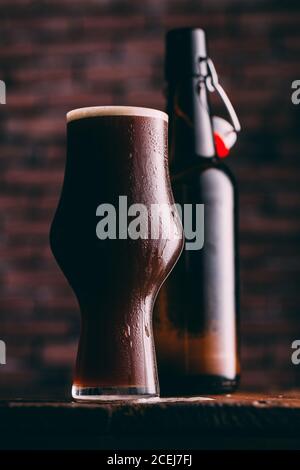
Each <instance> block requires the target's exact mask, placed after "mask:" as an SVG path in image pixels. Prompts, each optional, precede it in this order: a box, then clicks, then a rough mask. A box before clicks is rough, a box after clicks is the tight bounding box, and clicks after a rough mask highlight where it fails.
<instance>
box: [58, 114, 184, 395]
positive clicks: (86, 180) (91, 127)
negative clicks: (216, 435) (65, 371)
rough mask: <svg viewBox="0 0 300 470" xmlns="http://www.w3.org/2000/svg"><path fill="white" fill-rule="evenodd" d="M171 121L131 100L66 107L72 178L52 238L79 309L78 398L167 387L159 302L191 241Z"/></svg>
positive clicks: (68, 162) (68, 173)
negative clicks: (162, 375)
mask: <svg viewBox="0 0 300 470" xmlns="http://www.w3.org/2000/svg"><path fill="white" fill-rule="evenodd" d="M167 119H168V118H167V115H166V114H165V113H163V112H161V111H157V110H152V109H148V108H136V107H124V106H121V107H119V106H118V107H116V106H105V107H90V108H82V109H77V110H73V111H70V112H69V113H68V114H67V160H66V168H65V177H64V183H63V188H62V193H61V197H60V202H59V204H58V208H57V211H56V214H55V217H54V220H53V223H52V227H51V233H50V243H51V247H52V251H53V254H54V256H55V258H56V260H57V262H58V264H59V266H60V268H61V270H62V271H63V273H64V275H65V276H66V278H67V280H68V282H69V283H70V285H71V287H72V289H73V291H74V293H75V295H76V297H77V299H78V303H79V306H80V311H81V334H80V341H79V347H78V353H77V361H76V367H75V374H74V381H73V387H72V396H73V398H74V399H76V400H85V401H89V400H94V401H95V400H96V401H101V400H116V399H132V398H140V397H143V398H147V397H153V396H157V395H158V394H159V387H158V379H157V371H156V359H155V350H154V343H153V334H152V308H153V303H154V300H155V297H156V295H157V293H158V290H159V288H160V286H161V284H162V283H163V281H164V279H165V278H166V277H167V275H168V274H169V272H170V271H171V269H172V267H173V266H174V264H175V262H176V260H177V258H178V257H179V255H180V252H181V250H182V245H183V236H182V228H181V222H180V219H179V217H178V214H177V212H176V207H174V205H173V204H174V200H173V196H172V192H171V187H170V181H169V175H168V160H167V132H168V126H167V124H168V123H167ZM153 207H155V210H154V211H153V210H152V209H153ZM162 207H163V210H161V208H162ZM158 212H159V215H160V216H159V217H157V213H158ZM150 228H151V233H150Z"/></svg>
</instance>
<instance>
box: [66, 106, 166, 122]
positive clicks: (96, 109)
mask: <svg viewBox="0 0 300 470" xmlns="http://www.w3.org/2000/svg"><path fill="white" fill-rule="evenodd" d="M98 116H140V117H153V118H156V119H163V120H164V121H166V122H168V115H167V114H166V113H164V112H163V111H159V110H157V109H152V108H139V107H136V106H90V107H88V108H78V109H72V111H69V112H68V113H67V122H70V121H75V120H77V119H84V118H89V117H98Z"/></svg>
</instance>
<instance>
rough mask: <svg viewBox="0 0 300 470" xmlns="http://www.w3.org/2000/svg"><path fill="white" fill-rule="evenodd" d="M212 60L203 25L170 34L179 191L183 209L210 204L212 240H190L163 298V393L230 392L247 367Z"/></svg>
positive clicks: (232, 210) (231, 193) (231, 198)
mask: <svg viewBox="0 0 300 470" xmlns="http://www.w3.org/2000/svg"><path fill="white" fill-rule="evenodd" d="M206 59H207V52H206V44H205V34H204V32H203V31H202V30H201V29H180V30H174V31H171V32H169V33H168V35H167V58H166V78H167V82H168V103H167V107H168V113H169V118H170V128H169V155H170V157H169V158H170V173H171V181H172V189H173V193H174V198H175V201H176V202H177V203H179V204H180V206H181V208H182V209H183V207H184V206H183V205H184V204H192V205H193V208H195V204H204V244H203V247H202V248H201V249H197V250H196V249H187V243H186V246H185V249H184V251H183V253H182V255H181V257H180V259H179V261H178V263H177V265H176V266H175V268H174V269H173V271H172V272H171V274H170V275H169V277H168V279H167V280H166V282H165V284H164V285H163V287H162V289H161V291H160V293H159V295H158V297H157V301H156V305H155V314H154V335H155V344H156V352H157V360H158V374H159V381H160V389H161V394H162V395H179V394H187V395H197V394H199V393H222V392H229V391H232V390H234V389H235V387H236V386H237V383H238V380H239V373H240V365H239V344H238V308H239V300H238V260H237V251H238V250H237V192H236V186H235V182H234V179H233V176H232V174H231V172H230V171H229V169H228V168H227V167H226V166H225V165H224V164H223V162H222V160H220V159H219V158H218V157H217V156H216V150H215V143H214V134H213V128H212V119H211V113H210V105H209V100H208V90H207V80H206V78H207V75H208V68H207V60H206ZM193 214H194V212H193ZM183 222H184V225H185V224H186V222H187V221H186V220H185V219H184V220H183ZM184 228H185V233H186V226H185V227H184ZM202 228H203V227H202ZM198 229H199V227H198ZM190 246H191V245H190Z"/></svg>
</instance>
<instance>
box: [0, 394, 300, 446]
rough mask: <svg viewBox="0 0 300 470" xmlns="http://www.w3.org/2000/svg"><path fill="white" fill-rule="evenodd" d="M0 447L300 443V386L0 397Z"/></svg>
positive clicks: (287, 444) (286, 444) (264, 444)
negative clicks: (89, 398) (107, 397)
mask: <svg viewBox="0 0 300 470" xmlns="http://www.w3.org/2000/svg"><path fill="white" fill-rule="evenodd" d="M0 448H1V449H116V448H118V449H251V448H255V449H277V448H282V449H300V391H299V392H290V393H282V394H253V393H251V394H250V393H249V394H248V393H235V394H232V395H225V396H206V397H189V398H162V399H151V400H147V401H146V400H140V401H132V402H130V403H129V402H115V403H102V404H85V403H80V404H79V403H73V402H67V401H23V400H14V401H7V400H2V401H0Z"/></svg>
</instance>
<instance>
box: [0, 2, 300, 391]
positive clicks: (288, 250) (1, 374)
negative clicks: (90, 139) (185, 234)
mask: <svg viewBox="0 0 300 470" xmlns="http://www.w3.org/2000/svg"><path fill="white" fill-rule="evenodd" d="M0 18H1V19H0V29H1V41H0V79H2V80H5V82H6V85H7V104H6V105H1V106H0V155H1V158H0V207H1V212H0V214H1V217H0V339H3V340H5V341H6V343H7V347H8V350H7V365H6V366H0V396H5V395H8V394H11V395H14V396H28V395H30V394H36V395H45V394H46V393H47V392H50V393H51V394H52V395H53V396H54V395H55V394H61V393H65V392H66V390H68V389H69V380H70V376H71V366H72V364H73V362H74V355H75V350H76V342H77V338H78V331H79V315H78V308H77V305H76V302H75V300H74V296H73V294H72V292H71V289H70V288H69V287H68V285H67V283H66V281H65V279H64V277H63V275H62V274H61V272H60V271H59V269H58V267H57V265H56V264H55V261H54V259H53V257H52V254H51V253H50V250H49V244H48V231H49V225H50V223H51V219H52V216H53V213H54V210H55V208H56V205H57V202H58V197H59V192H60V188H61V183H62V178H63V170H64V162H65V117H64V115H65V113H66V111H68V110H69V109H71V108H76V107H80V106H88V105H95V104H99V105H107V104H129V105H142V106H150V107H157V108H160V109H163V108H164V97H163V94H162V91H161V90H162V78H163V74H162V70H163V53H164V45H163V39H164V32H165V30H166V29H169V28H172V27H178V26H186V25H188V26H201V27H203V28H205V29H206V31H207V33H208V36H209V40H210V52H211V56H212V57H213V58H214V60H215V63H216V64H217V67H218V70H219V72H220V74H221V76H222V79H223V84H224V85H225V87H226V89H227V90H228V93H229V95H230V96H231V97H232V100H233V102H234V104H235V106H236V108H237V110H238V112H239V115H240V119H241V122H242V125H243V128H244V131H243V133H242V134H241V137H240V142H239V144H238V146H237V147H236V148H235V150H234V152H233V156H232V158H231V159H230V160H228V163H229V164H230V166H231V168H232V169H233V170H234V171H235V173H236V175H237V177H238V180H239V184H240V199H241V220H240V226H241V235H240V241H241V276H242V301H241V315H242V359H243V369H244V375H243V384H244V386H245V387H248V388H255V387H260V388H263V387H270V386H271V387H272V386H273V387H281V386H284V387H294V386H296V385H297V384H298V385H300V366H299V368H298V369H297V367H296V366H292V365H291V362H290V353H291V350H290V344H291V341H292V340H293V339H295V338H297V337H298V338H299V339H300V319H299V313H300V312H299V305H300V251H299V241H300V172H299V168H300V160H299V157H300V138H299V124H300V121H299V110H300V105H299V107H297V106H294V105H292V104H291V99H290V95H291V89H290V88H291V82H292V80H294V79H300V69H299V56H300V29H299V28H300V6H299V2H297V1H295V2H290V1H285V2H282V1H279V0H278V1H267V0H265V1H263V0H260V1H259V0H251V1H250V0H219V1H217V0H202V1H200V0H199V1H192V0H144V1H143V2H141V1H139V0H133V1H129V0H123V1H122V0H119V1H118V0H115V1H113V0H102V1H100V0H60V1H58V0H52V1H45V0H40V1H34V0H33V1H30V0H13V1H12V0H1V1H0Z"/></svg>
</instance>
